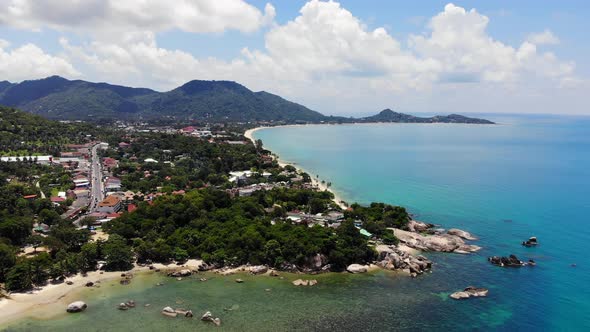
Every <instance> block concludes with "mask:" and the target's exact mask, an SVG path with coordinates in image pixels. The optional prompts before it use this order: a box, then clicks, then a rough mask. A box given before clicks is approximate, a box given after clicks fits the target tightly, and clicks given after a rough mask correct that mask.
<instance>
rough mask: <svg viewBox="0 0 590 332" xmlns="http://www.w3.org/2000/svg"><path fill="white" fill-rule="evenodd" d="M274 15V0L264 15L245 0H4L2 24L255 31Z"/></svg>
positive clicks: (100, 29) (0, 4) (100, 30)
mask: <svg viewBox="0 0 590 332" xmlns="http://www.w3.org/2000/svg"><path fill="white" fill-rule="evenodd" d="M274 15H275V9H274V7H273V6H272V5H270V4H267V5H266V7H265V12H264V13H262V12H261V11H260V10H259V9H258V8H256V7H254V6H252V5H250V4H248V3H246V2H245V1H243V0H175V1H167V0H124V1H119V0H85V1H80V0H3V1H0V24H4V25H9V26H12V27H17V28H24V29H32V30H38V29H42V28H43V27H50V28H53V29H58V30H76V31H78V30H80V29H82V30H87V31H89V32H92V33H104V32H105V30H106V32H110V33H111V34H113V33H115V32H120V31H128V30H150V31H164V30H171V29H179V30H182V31H187V32H197V33H202V32H222V31H225V30H230V29H232V30H239V31H242V32H252V31H255V30H257V29H259V28H260V27H261V26H262V25H264V24H268V23H270V22H272V20H273V19H274Z"/></svg>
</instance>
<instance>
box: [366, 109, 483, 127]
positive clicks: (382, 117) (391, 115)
mask: <svg viewBox="0 0 590 332" xmlns="http://www.w3.org/2000/svg"><path fill="white" fill-rule="evenodd" d="M359 120H360V121H364V122H399V123H473V124H493V123H494V122H492V121H489V120H485V119H478V118H469V117H466V116H463V115H458V114H451V115H444V116H443V115H436V116H433V117H418V116H413V115H409V114H404V113H397V112H394V111H392V110H390V109H385V110H383V111H381V112H380V113H379V114H377V115H373V116H369V117H365V118H361V119H359Z"/></svg>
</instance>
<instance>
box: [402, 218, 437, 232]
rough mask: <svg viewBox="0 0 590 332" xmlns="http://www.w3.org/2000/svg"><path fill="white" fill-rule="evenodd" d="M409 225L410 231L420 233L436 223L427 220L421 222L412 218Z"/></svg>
mask: <svg viewBox="0 0 590 332" xmlns="http://www.w3.org/2000/svg"><path fill="white" fill-rule="evenodd" d="M407 227H408V231H410V232H417V233H420V232H426V231H428V230H429V229H431V228H433V227H434V225H433V224H428V223H425V222H421V221H417V220H410V221H409V222H408V225H407Z"/></svg>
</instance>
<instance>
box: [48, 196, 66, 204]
mask: <svg viewBox="0 0 590 332" xmlns="http://www.w3.org/2000/svg"><path fill="white" fill-rule="evenodd" d="M50 199H51V201H52V202H54V203H61V202H65V201H66V199H65V198H63V197H57V196H53V197H51V198H50Z"/></svg>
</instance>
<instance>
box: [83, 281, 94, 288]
mask: <svg viewBox="0 0 590 332" xmlns="http://www.w3.org/2000/svg"><path fill="white" fill-rule="evenodd" d="M85 286H86V287H92V286H94V283H93V282H92V281H89V282H87V283H86V285H85Z"/></svg>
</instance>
